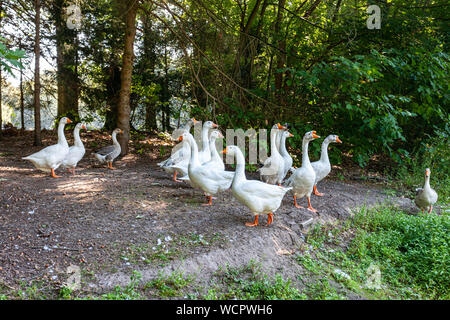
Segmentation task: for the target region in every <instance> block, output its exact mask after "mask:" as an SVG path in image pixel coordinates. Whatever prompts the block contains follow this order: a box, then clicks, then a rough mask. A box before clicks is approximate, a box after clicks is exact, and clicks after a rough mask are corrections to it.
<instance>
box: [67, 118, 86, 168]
mask: <svg viewBox="0 0 450 320" xmlns="http://www.w3.org/2000/svg"><path fill="white" fill-rule="evenodd" d="M81 129H84V130H87V129H86V127H85V126H84V124H82V123H77V125H76V126H75V129H73V138H74V145H73V146H71V147H70V148H69V153H68V154H67V155H66V158H65V159H64V161H63V162H62V164H61V166H62V167H63V168H66V169H68V170H69V172H72V174H75V167H76V166H77V164H78V161H80V160H81V159H82V158H83V157H84V153H85V152H86V151H85V149H84V145H83V142H82V141H81V139H80V130H81Z"/></svg>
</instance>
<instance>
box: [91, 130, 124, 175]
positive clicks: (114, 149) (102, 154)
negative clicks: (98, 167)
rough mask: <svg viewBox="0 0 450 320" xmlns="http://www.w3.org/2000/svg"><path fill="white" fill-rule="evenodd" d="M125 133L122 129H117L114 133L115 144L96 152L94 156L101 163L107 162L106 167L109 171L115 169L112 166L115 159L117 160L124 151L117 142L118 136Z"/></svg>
mask: <svg viewBox="0 0 450 320" xmlns="http://www.w3.org/2000/svg"><path fill="white" fill-rule="evenodd" d="M118 133H123V131H122V129H119V128H116V129H114V131H113V132H112V141H113V144H112V145H111V146H106V147H103V148H101V149H99V150H97V151H95V152H94V156H95V157H96V158H97V160H98V161H100V163H104V162H106V167H107V168H108V169H114V168H113V166H112V164H113V161H114V159H115V158H117V157H118V156H119V154H120V152H121V151H122V149H121V147H120V144H119V142H118V141H117V138H116V136H117V134H118Z"/></svg>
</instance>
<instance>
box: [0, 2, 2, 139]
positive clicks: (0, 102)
mask: <svg viewBox="0 0 450 320" xmlns="http://www.w3.org/2000/svg"><path fill="white" fill-rule="evenodd" d="M2 11H3V1H1V0H0V33H1V26H2V18H3V12H2ZM2 130H3V115H2V68H1V66H0V140H1V139H2Z"/></svg>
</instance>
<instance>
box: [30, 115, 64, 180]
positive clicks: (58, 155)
mask: <svg viewBox="0 0 450 320" xmlns="http://www.w3.org/2000/svg"><path fill="white" fill-rule="evenodd" d="M71 122H72V121H71V120H70V119H69V118H67V117H63V118H61V120H59V124H58V143H57V144H54V145H51V146H48V147H46V148H44V149H42V150H41V151H39V152H36V153H33V154H32V155H29V156H28V157H24V158H22V159H24V160H30V161H31V162H32V163H33V164H34V166H35V167H36V168H37V169H39V170H41V171H44V172H50V173H51V176H52V177H53V178H59V176H57V175H56V174H55V170H56V169H58V167H59V166H60V165H61V163H62V162H63V160H64V158H65V157H66V155H67V154H68V153H69V144H68V143H67V140H66V137H65V136H64V126H65V125H66V124H68V123H71Z"/></svg>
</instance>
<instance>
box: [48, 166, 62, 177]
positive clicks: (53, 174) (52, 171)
mask: <svg viewBox="0 0 450 320" xmlns="http://www.w3.org/2000/svg"><path fill="white" fill-rule="evenodd" d="M50 171H51V173H52V177H53V178H61V176H57V175H56V174H55V170H53V168H51V170H50Z"/></svg>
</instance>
